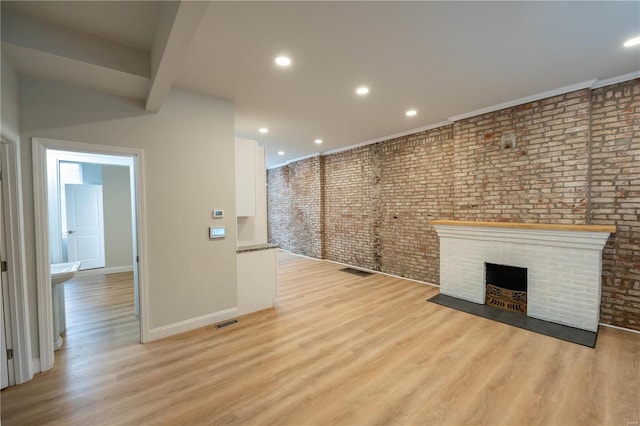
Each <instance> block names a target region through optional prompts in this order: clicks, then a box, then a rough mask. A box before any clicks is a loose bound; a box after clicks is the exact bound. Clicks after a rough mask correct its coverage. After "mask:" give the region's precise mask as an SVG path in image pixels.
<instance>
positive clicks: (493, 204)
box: [453, 90, 589, 224]
mask: <svg viewBox="0 0 640 426" xmlns="http://www.w3.org/2000/svg"><path fill="white" fill-rule="evenodd" d="M510 132H513V133H515V135H516V138H517V139H516V147H515V148H512V149H504V150H502V149H501V148H500V138H501V136H502V135H503V134H506V133H510ZM453 134H454V146H455V149H454V151H455V153H454V159H453V168H454V170H455V173H454V181H453V199H454V204H455V206H454V218H455V219H456V220H479V221H494V222H540V223H569V224H577V223H582V224H584V223H585V221H586V209H587V192H588V185H589V182H588V173H587V171H588V165H589V146H588V141H589V90H581V91H577V92H573V93H568V94H565V95H562V96H555V97H552V98H548V99H543V100H540V101H537V102H531V103H528V104H524V105H519V106H517V107H514V108H508V109H504V110H500V111H496V112H492V113H489V114H484V115H480V116H477V117H471V118H468V119H466V120H462V121H459V122H456V123H454V131H453Z"/></svg>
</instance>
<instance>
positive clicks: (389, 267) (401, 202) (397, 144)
mask: <svg viewBox="0 0 640 426" xmlns="http://www.w3.org/2000/svg"><path fill="white" fill-rule="evenodd" d="M451 131H452V126H446V127H441V128H439V129H434V130H428V131H424V132H420V133H416V134H414V135H410V136H405V137H402V138H398V139H393V140H391V141H387V142H383V143H380V144H377V145H378V149H377V151H378V153H379V154H378V155H379V162H380V169H381V182H380V185H381V189H380V199H379V208H380V210H381V212H380V213H381V214H380V226H379V233H378V236H379V242H380V247H379V252H380V270H381V271H383V272H387V273H390V274H393V275H398V276H401V277H408V278H413V279H417V280H421V281H427V282H432V283H437V282H438V281H439V265H440V243H439V240H438V235H437V234H436V232H435V229H434V228H433V227H432V226H430V225H429V223H430V221H431V220H433V219H442V218H447V219H448V218H451V216H452V209H453V201H452V199H451V184H450V182H451V176H452V170H451V160H452V155H453V145H452V134H451Z"/></svg>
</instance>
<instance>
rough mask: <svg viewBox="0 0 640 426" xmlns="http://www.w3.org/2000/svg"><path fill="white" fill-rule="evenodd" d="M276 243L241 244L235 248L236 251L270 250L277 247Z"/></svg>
mask: <svg viewBox="0 0 640 426" xmlns="http://www.w3.org/2000/svg"><path fill="white" fill-rule="evenodd" d="M278 247H279V245H278V244H256V245H253V246H243V247H238V248H237V249H236V253H246V252H248V251H258V250H270V249H275V248H278Z"/></svg>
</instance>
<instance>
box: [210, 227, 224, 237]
mask: <svg viewBox="0 0 640 426" xmlns="http://www.w3.org/2000/svg"><path fill="white" fill-rule="evenodd" d="M226 236H227V228H226V227H224V226H210V227H209V239H212V240H215V239H216V238H224V237H226Z"/></svg>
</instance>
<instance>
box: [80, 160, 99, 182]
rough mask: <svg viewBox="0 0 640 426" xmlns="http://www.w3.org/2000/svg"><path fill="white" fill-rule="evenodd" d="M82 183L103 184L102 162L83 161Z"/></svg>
mask: <svg viewBox="0 0 640 426" xmlns="http://www.w3.org/2000/svg"><path fill="white" fill-rule="evenodd" d="M82 183H83V184H85V185H102V164H91V163H82Z"/></svg>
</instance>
